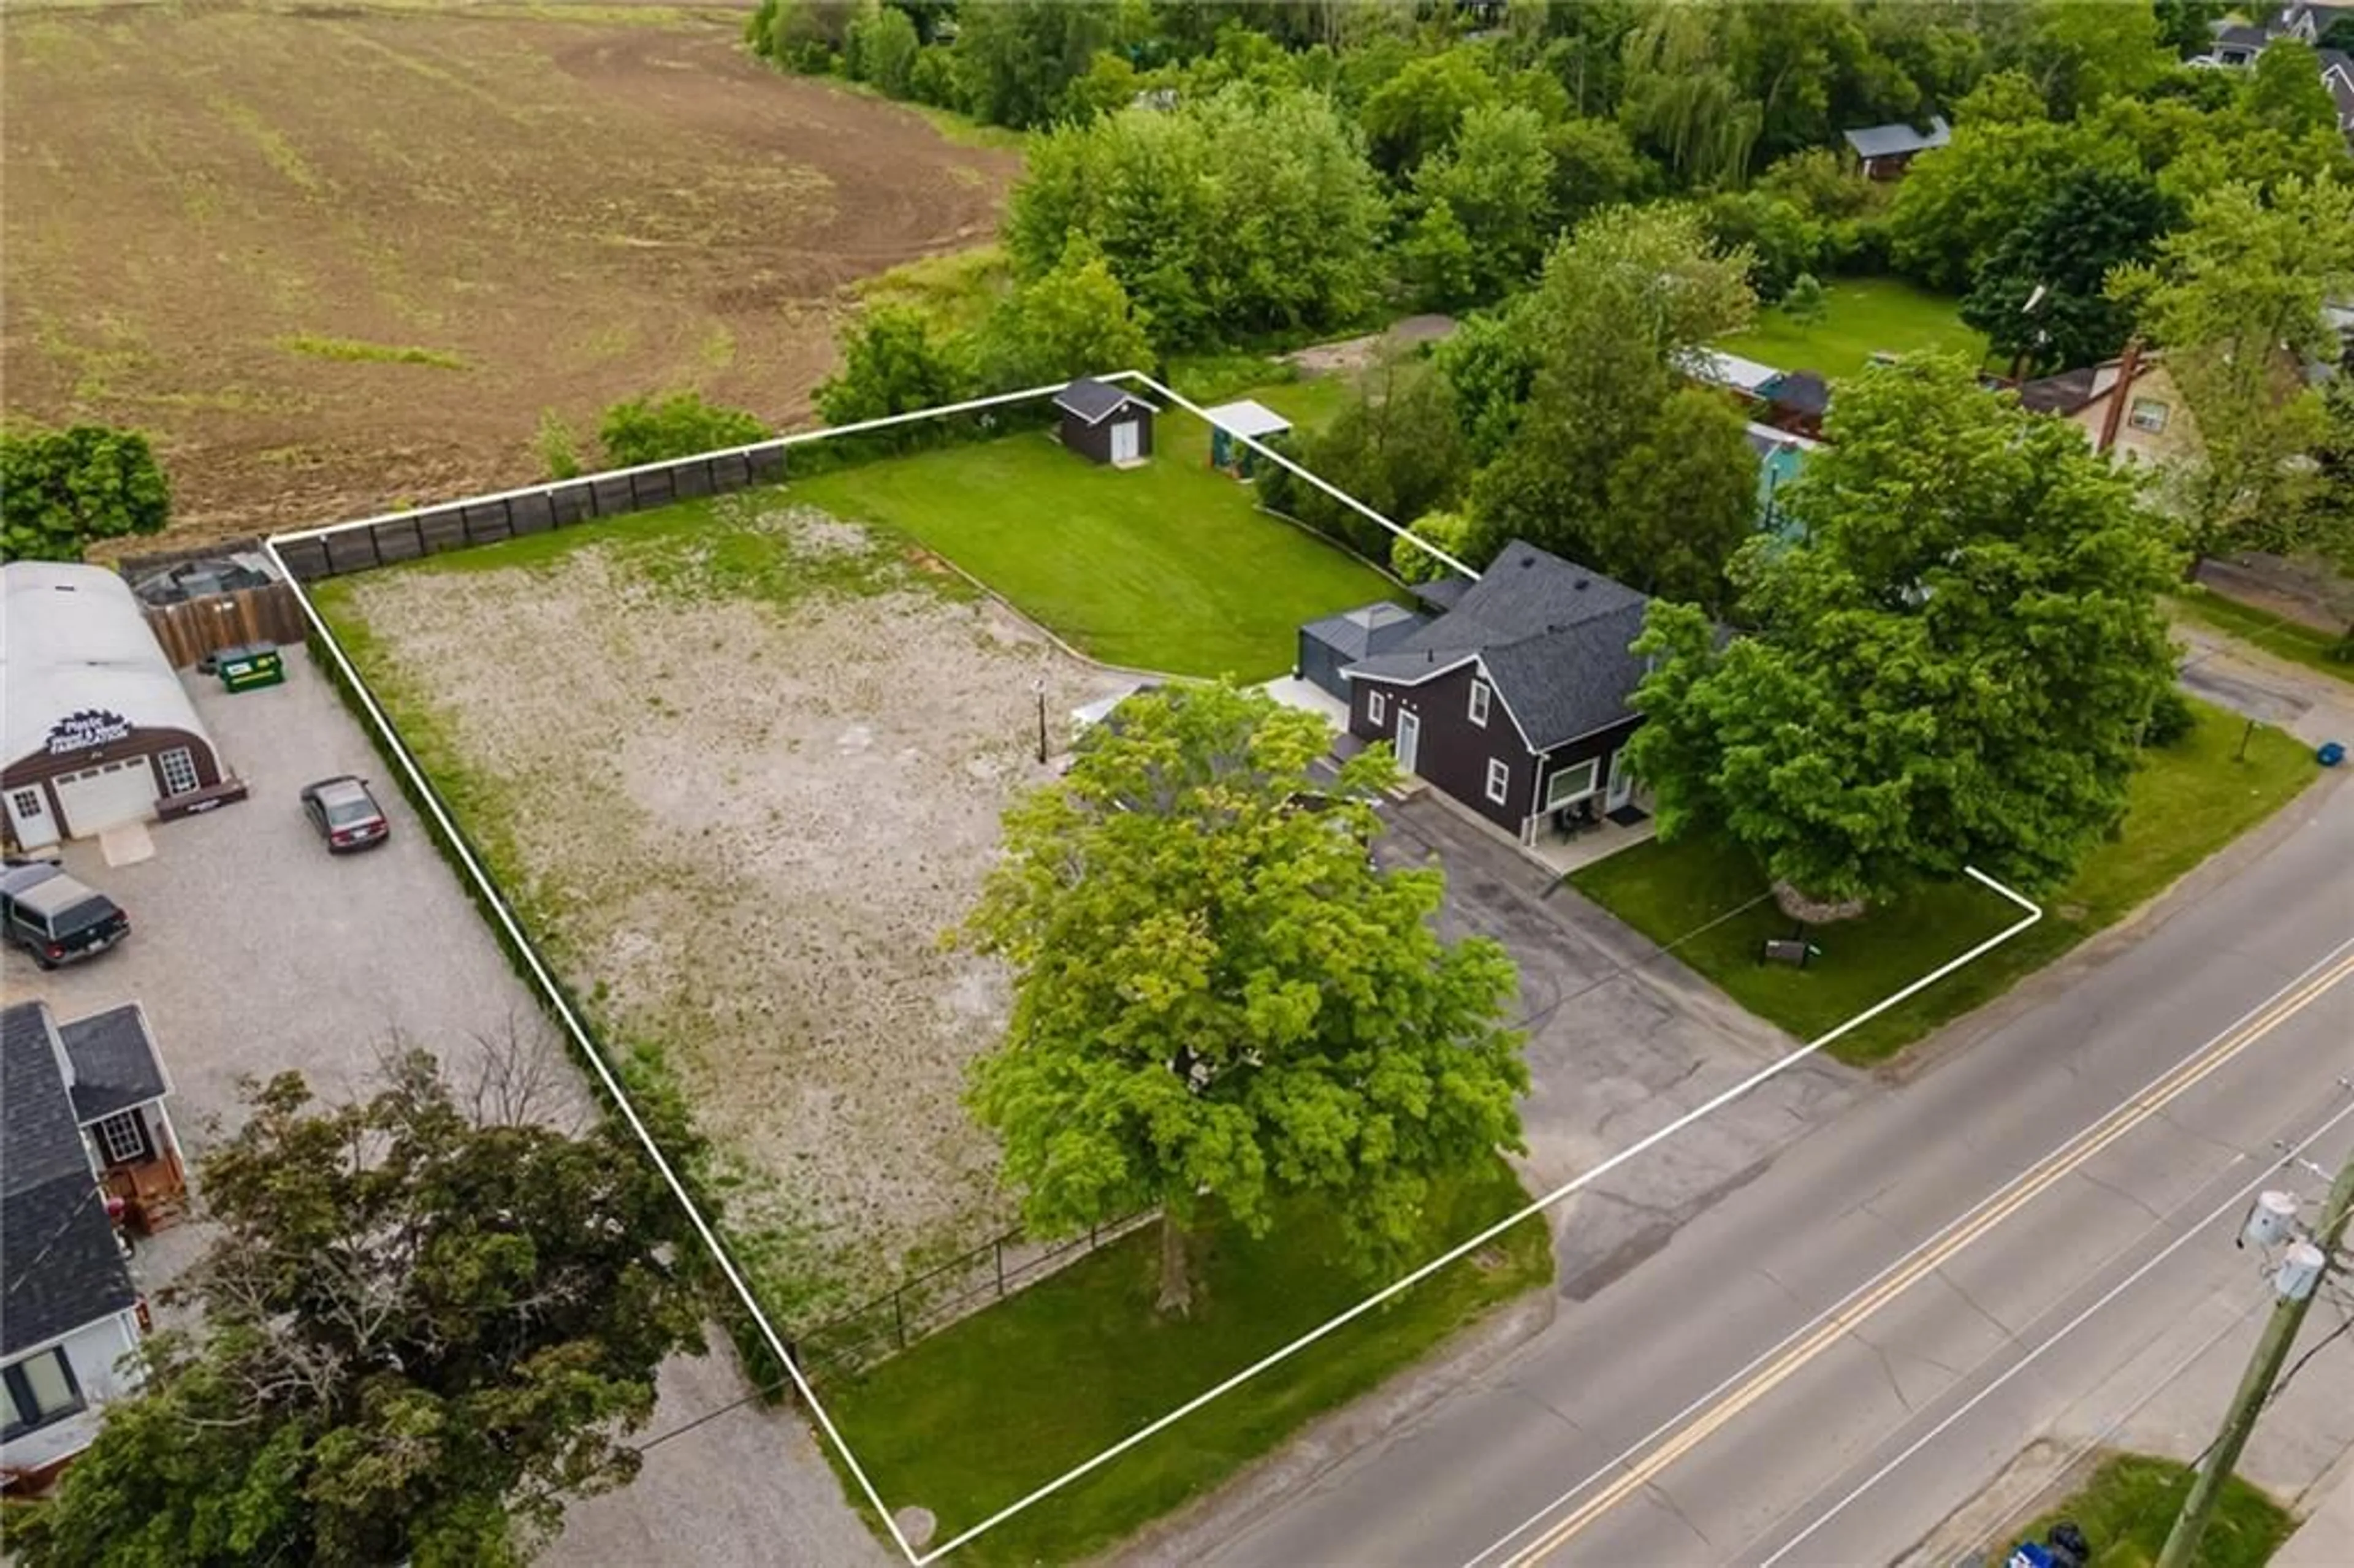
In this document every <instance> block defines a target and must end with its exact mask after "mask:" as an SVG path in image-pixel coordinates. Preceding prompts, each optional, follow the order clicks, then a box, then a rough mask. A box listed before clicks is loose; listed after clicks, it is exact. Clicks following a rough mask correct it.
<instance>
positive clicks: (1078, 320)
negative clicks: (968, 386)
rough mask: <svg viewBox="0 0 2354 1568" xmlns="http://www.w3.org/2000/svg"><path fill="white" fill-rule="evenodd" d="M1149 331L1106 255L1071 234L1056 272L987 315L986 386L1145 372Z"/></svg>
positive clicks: (1021, 289)
mask: <svg viewBox="0 0 2354 1568" xmlns="http://www.w3.org/2000/svg"><path fill="white" fill-rule="evenodd" d="M1147 327H1148V323H1147V322H1146V321H1145V319H1144V318H1143V317H1142V316H1141V315H1140V313H1138V312H1137V311H1136V309H1135V307H1134V306H1132V305H1130V304H1129V299H1128V291H1126V290H1125V289H1122V288H1121V287H1120V286H1119V279H1118V278H1116V277H1114V276H1112V270H1111V266H1110V264H1109V263H1108V262H1107V261H1106V260H1104V257H1103V252H1102V251H1101V250H1099V249H1097V248H1096V244H1095V242H1094V241H1093V240H1091V239H1089V238H1087V236H1086V235H1084V234H1075V235H1073V236H1071V241H1070V243H1069V244H1068V245H1067V246H1066V247H1065V248H1064V250H1063V259H1062V260H1061V261H1059V262H1057V263H1056V264H1055V270H1053V271H1051V272H1049V273H1047V274H1046V275H1045V276H1044V277H1043V278H1039V279H1035V280H1034V281H1031V282H1028V283H1024V284H1022V285H1021V286H1020V287H1018V288H1016V289H1015V290H1014V291H1013V293H1012V294H1010V295H1008V296H1007V297H1006V299H1005V300H1004V302H1002V303H1001V304H1000V305H999V306H998V307H997V309H996V310H995V311H994V312H993V313H991V317H990V320H989V321H988V322H987V323H985V324H984V325H983V327H982V329H981V365H982V367H983V371H984V374H985V376H986V377H987V379H988V381H989V383H990V385H991V386H992V387H996V388H999V389H1002V390H1006V391H1011V390H1013V388H1015V387H1033V386H1043V385H1044V384H1046V383H1048V382H1052V381H1059V380H1064V379H1067V378H1068V377H1070V376H1100V375H1103V374H1104V373H1106V372H1108V371H1113V370H1149V369H1150V368H1151V366H1152V364H1153V352H1152V337H1151V334H1150V332H1149V331H1148V330H1147Z"/></svg>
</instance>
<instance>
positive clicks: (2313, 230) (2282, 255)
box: [2114, 180, 2354, 567]
mask: <svg viewBox="0 0 2354 1568" xmlns="http://www.w3.org/2000/svg"><path fill="white" fill-rule="evenodd" d="M2114 286H2115V290H2116V292H2117V294H2118V297H2119V298H2120V299H2122V300H2124V301H2126V302H2128V303H2130V304H2133V305H2135V306H2136V307H2137V309H2138V311H2139V314H2140V321H2141V323H2142V325H2143V327H2144V329H2145V330H2146V331H2147V333H2148V334H2149V335H2150V336H2151V337H2152V338H2153V339H2154V340H2155V341H2156V342H2157V343H2158V344H2163V345H2164V346H2165V349H2166V366H2167V370H2168V374H2170V375H2171V376H2173V378H2174V383H2175V385H2176V386H2178V387H2180V388H2181V389H2182V395H2183V397H2184V398H2185V399H2186V400H2187V401H2188V402H2189V403H2190V412H2191V415H2192V417H2193V418H2195V419H2196V420H2197V422H2198V426H2199V439H2200V447H2201V449H2202V450H2201V453H2200V457H2199V459H2198V460H2197V461H2194V462H2193V463H2191V464H2190V465H2189V466H2188V468H2187V470H2185V471H2182V472H2181V473H2180V474H2179V487H2178V493H2177V500H2178V502H2179V504H2180V505H2181V506H2182V507H2183V509H2184V510H2185V511H2186V513H2187V514H2188V515H2189V518H2190V523H2191V525H2192V528H2193V530H2194V534H2193V539H2192V548H2193V552H2194V560H2193V566H2194V567H2195V566H2196V563H2197V560H2198V559H2200V558H2204V557H2205V556H2210V555H2212V554H2214V553H2215V552H2216V551H2218V550H2219V549H2222V548H2224V547H2226V542H2227V541H2228V540H2229V539H2231V538H2232V537H2233V536H2235V535H2253V541H2252V542H2261V541H2262V539H2263V538H2264V534H2265V531H2266V530H2267V529H2269V528H2271V527H2274V526H2276V525H2277V524H2278V522H2279V520H2280V519H2283V518H2285V517H2289V516H2292V515H2294V514H2296V510H2297V508H2298V506H2299V505H2300V503H2301V502H2302V499H2303V493H2304V491H2305V490H2306V487H2307V486H2308V485H2309V483H2310V482H2311V481H2312V477H2313V467H2312V464H2311V462H2310V461H2307V459H2308V454H2310V453H2311V451H2312V450H2313V448H2314V446H2315V444H2316V443H2317V441H2318V440H2320V439H2321V436H2322V432H2323V420H2324V418H2325V412H2324V409H2323V408H2322V406H2321V400H2320V394H2319V393H2318V392H2317V391H2315V390H2314V389H2313V388H2311V387H2307V386H2306V384H2305V381H2304V378H2303V376H2302V374H2301V362H2302V361H2303V360H2305V359H2307V358H2316V357H2317V358H2322V359H2328V358H2333V357H2335V355H2337V354H2338V351H2339V344H2338V334H2337V333H2336V332H2335V331H2334V330H2333V329H2332V328H2331V327H2330V325H2329V323H2328V320H2327V317H2326V316H2324V315H2323V313H2322V307H2323V305H2324V304H2325V303H2326V302H2328V301H2329V300H2331V299H2333V298H2336V297H2338V295H2340V294H2342V293H2344V292H2345V291H2347V290H2348V289H2349V288H2354V186H2348V185H2339V184H2338V183H2336V182H2334V181H2319V182H2306V181H2304V180H2292V181H2289V182H2288V183H2287V184H2285V185H2284V186H2283V187H2282V188H2281V189H2280V191H2279V192H2278V193H2277V194H2276V195H2275V196H2274V199H2273V200H2272V201H2271V202H2269V203H2267V202H2266V201H2264V198H2263V196H2261V195H2260V194H2259V193H2258V192H2257V191H2256V190H2254V189H2253V187H2251V186H2248V185H2225V186H2223V187H2222V188H2221V189H2219V190H2217V191H2215V192H2213V193H2212V194H2211V195H2210V196H2206V197H2204V198H2202V199H2201V200H2200V202H2199V203H2198V204H2197V205H2196V206H2194V207H2192V208H2191V210H2190V222H2189V224H2188V225H2186V226H2185V227H2184V228H2181V229H2179V230H2178V231H2176V232H2175V233H2173V234H2170V235H2168V236H2167V237H2166V238H2164V239H2163V240H2161V241H2159V242H2158V260H2157V261H2156V262H2155V263H2154V264H2152V265H2150V266H2147V267H2131V268H2126V269H2124V270H2121V271H2120V272H2119V273H2118V274H2117V275H2116V278H2115V284H2114Z"/></svg>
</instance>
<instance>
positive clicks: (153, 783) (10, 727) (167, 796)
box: [0, 561, 224, 849]
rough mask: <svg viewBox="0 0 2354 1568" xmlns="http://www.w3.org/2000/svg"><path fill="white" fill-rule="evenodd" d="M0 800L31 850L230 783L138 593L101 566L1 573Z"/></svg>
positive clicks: (13, 833) (47, 564) (26, 567)
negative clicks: (1, 752)
mask: <svg viewBox="0 0 2354 1568" xmlns="http://www.w3.org/2000/svg"><path fill="white" fill-rule="evenodd" d="M0 620H5V638H0V689H5V692H6V695H7V702H6V724H5V747H6V750H5V757H0V799H5V807H6V810H5V820H6V824H7V836H8V838H9V840H10V841H11V842H14V843H16V845H18V846H19V847H20V848H24V849H38V848H41V847H43V846H45V845H48V844H53V843H56V842H58V840H60V839H78V838H90V837H93V836H95V835H96V834H99V833H102V832H105V831H106V830H107V829H109V828H112V827H119V826H121V825H122V824H123V823H125V822H136V821H145V820H146V819H148V818H150V817H154V816H155V815H157V814H158V811H159V809H161V810H168V809H169V808H170V806H171V804H172V803H173V802H174V801H175V800H184V801H185V800H189V799H191V798H201V797H203V796H204V794H205V792H207V791H208V790H212V789H215V787H217V786H219V785H220V784H221V783H222V781H223V779H224V774H223V771H222V768H221V764H220V758H219V757H218V756H217V753H216V752H215V751H214V749H213V742H212V736H209V735H208V734H207V733H206V731H205V726H204V723H203V721H202V720H200V719H199V718H197V716H196V705H195V704H194V703H192V702H190V701H189V699H188V694H187V692H186V689H185V688H184V687H183V686H182V685H181V684H180V680H179V677H178V676H177V675H175V673H173V671H172V666H171V664H170V663H169V662H167V661H166V660H165V658H164V651H163V649H162V648H161V647H160V646H158V645H157V643H156V641H155V637H154V633H153V632H151V631H150V630H148V629H147V621H146V619H145V617H144V616H143V614H142V613H141V611H140V608H139V601H138V599H136V598H135V597H133V594H132V592H131V588H130V586H129V585H128V584H126V583H124V582H123V580H122V578H121V577H116V576H115V575H114V574H113V573H112V572H110V571H107V570H105V569H103V568H102V567H86V566H79V565H68V564H64V563H58V562H51V561H17V562H12V563H10V564H9V565H8V566H6V567H0Z"/></svg>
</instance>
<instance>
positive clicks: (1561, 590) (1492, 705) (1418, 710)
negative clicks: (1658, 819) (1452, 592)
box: [1342, 539, 1650, 846]
mask: <svg viewBox="0 0 2354 1568" xmlns="http://www.w3.org/2000/svg"><path fill="white" fill-rule="evenodd" d="M1649 603H1650V600H1649V599H1647V598H1646V597H1645V596H1644V595H1642V594H1640V593H1638V592H1636V591H1635V590H1634V589H1633V588H1628V587H1627V586H1626V585H1625V584H1624V583H1619V582H1614V581H1612V580H1611V579H1610V578H1608V577H1604V576H1603V575H1602V574H1601V573H1599V572H1596V571H1594V570H1592V569H1590V568H1588V567H1582V566H1579V565H1577V564H1576V563H1575V562H1574V561H1565V560H1564V559H1562V558H1561V557H1560V556H1555V555H1553V554H1552V553H1550V552H1549V551H1545V550H1541V549H1539V548H1537V546H1533V545H1531V544H1528V543H1526V542H1524V541H1522V540H1518V539H1515V540H1513V541H1512V542H1511V544H1509V545H1507V546H1504V548H1503V549H1502V550H1501V551H1500V552H1499V553H1498V555H1497V556H1496V559H1495V561H1494V563H1493V564H1492V565H1490V567H1488V569H1487V571H1486V572H1485V573H1484V574H1483V575H1482V576H1481V577H1480V578H1479V581H1477V582H1475V583H1472V584H1470V585H1469V587H1468V588H1464V589H1463V590H1462V595H1461V597H1460V598H1459V599H1457V600H1456V602H1455V605H1454V608H1453V609H1448V610H1447V612H1446V613H1444V614H1442V615H1439V616H1437V618H1435V619H1432V620H1427V621H1425V622H1424V623H1422V624H1421V625H1419V626H1416V627H1415V628H1414V629H1413V630H1410V631H1409V632H1407V633H1406V634H1405V635H1404V636H1402V637H1398V638H1396V639H1394V641H1389V640H1385V641H1384V646H1383V647H1382V648H1381V649H1380V651H1378V652H1369V653H1367V654H1366V655H1365V656H1363V658H1360V659H1358V660H1356V661H1355V662H1352V663H1351V664H1350V665H1349V666H1348V667H1347V668H1346V669H1345V670H1344V671H1343V672H1342V673H1343V674H1344V675H1345V676H1346V677H1347V680H1348V688H1349V733H1350V734H1351V735H1352V736H1354V737H1356V738H1357V739H1358V740H1360V741H1363V742H1369V743H1370V742H1373V741H1384V740H1385V741H1388V742H1389V743H1390V745H1391V747H1393V749H1394V750H1395V752H1396V754H1397V758H1398V765H1399V767H1400V768H1404V769H1405V771H1406V772H1408V773H1412V774H1416V775H1417V776H1419V777H1421V778H1423V779H1427V780H1428V781H1429V783H1430V784H1431V785H1432V787H1433V788H1435V789H1439V790H1441V791H1443V792H1444V793H1446V794H1447V795H1448V796H1450V797H1452V798H1453V799H1454V800H1457V801H1458V802H1460V803H1461V804H1462V805H1463V806H1465V807H1467V808H1468V809H1469V810H1471V811H1472V812H1474V813H1476V814H1477V815H1479V816H1480V817H1482V818H1485V819H1486V820H1487V821H1490V822H1492V823H1493V824H1495V825H1496V826H1497V827H1499V828H1501V829H1502V830H1503V831H1504V832H1508V833H1510V834H1511V835H1512V836H1513V837H1514V838H1515V839H1517V840H1519V841H1520V842H1522V844H1523V845H1528V846H1535V845H1537V844H1538V843H1539V842H1540V841H1541V840H1543V839H1544V838H1545V837H1547V836H1548V835H1550V834H1553V833H1556V832H1561V831H1563V830H1564V829H1568V828H1573V827H1578V826H1582V825H1587V824H1593V823H1596V822H1598V821H1600V820H1601V819H1602V818H1603V817H1605V816H1610V817H1612V819H1613V820H1616V821H1623V822H1628V823H1631V822H1633V821H1638V820H1640V817H1641V815H1642V809H1641V807H1640V805H1639V804H1638V800H1637V795H1638V787H1637V785H1636V782H1635V779H1634V776H1633V775H1632V773H1631V772H1629V771H1628V768H1627V767H1626V765H1625V747H1626V743H1627V741H1628V737H1629V736H1632V735H1633V734H1634V733H1635V731H1636V729H1637V727H1638V726H1640V725H1641V723H1642V722H1643V721H1642V715H1639V714H1638V713H1636V712H1635V710H1634V708H1633V707H1632V706H1631V705H1630V701H1631V699H1632V698H1633V696H1634V694H1635V687H1636V686H1637V685H1638V683H1640V682H1641V681H1642V678H1643V673H1644V669H1645V662H1644V660H1643V658H1642V657H1641V656H1640V655H1639V654H1637V653H1634V652H1629V651H1628V644H1629V643H1631V642H1632V641H1634V640H1635V639H1636V637H1637V636H1638V634H1640V632H1641V631H1642V630H1643V615H1644V611H1645V610H1646V609H1647V608H1648V607H1649Z"/></svg>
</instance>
